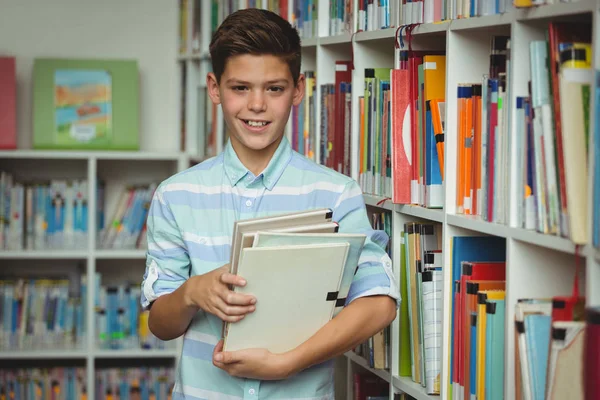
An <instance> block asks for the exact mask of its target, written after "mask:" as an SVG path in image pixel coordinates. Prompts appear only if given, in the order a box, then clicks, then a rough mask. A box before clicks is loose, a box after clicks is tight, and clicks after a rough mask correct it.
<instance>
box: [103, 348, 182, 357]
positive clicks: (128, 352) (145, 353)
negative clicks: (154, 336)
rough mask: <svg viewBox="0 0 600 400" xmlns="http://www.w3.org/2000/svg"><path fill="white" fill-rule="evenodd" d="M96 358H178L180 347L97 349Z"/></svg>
mask: <svg viewBox="0 0 600 400" xmlns="http://www.w3.org/2000/svg"><path fill="white" fill-rule="evenodd" d="M92 354H93V355H94V358H97V359H98V358H100V359H123V358H125V359H136V358H137V359H140V358H176V357H178V356H179V350H178V349H176V348H175V349H149V350H144V349H121V350H95V351H94V352H93V353H92Z"/></svg>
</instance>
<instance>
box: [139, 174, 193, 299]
mask: <svg viewBox="0 0 600 400" xmlns="http://www.w3.org/2000/svg"><path fill="white" fill-rule="evenodd" d="M146 236H147V242H148V252H147V255H146V271H145V273H144V277H143V281H142V295H141V299H140V302H141V304H142V307H143V308H144V309H148V307H149V306H150V304H151V303H152V302H153V301H154V300H156V299H157V298H159V297H160V296H162V295H165V294H168V293H171V292H173V291H174V290H175V289H177V288H178V287H179V286H181V285H182V284H183V283H184V282H185V281H186V280H187V279H188V278H189V276H190V258H189V255H188V252H187V249H186V247H185V244H184V242H183V238H182V234H181V231H180V229H179V227H178V226H177V222H176V220H175V215H174V214H173V212H172V211H171V208H170V207H169V204H168V203H166V202H165V201H164V196H163V186H162V185H161V186H159V187H158V188H157V189H156V191H155V192H154V195H153V198H152V202H151V204H150V209H149V210H148V218H147V221H146Z"/></svg>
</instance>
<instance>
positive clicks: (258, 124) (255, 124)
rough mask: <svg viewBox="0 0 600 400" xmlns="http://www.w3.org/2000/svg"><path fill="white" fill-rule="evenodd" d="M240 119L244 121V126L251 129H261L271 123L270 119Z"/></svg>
mask: <svg viewBox="0 0 600 400" xmlns="http://www.w3.org/2000/svg"><path fill="white" fill-rule="evenodd" d="M242 121H243V122H244V124H245V125H246V127H248V128H250V129H251V130H261V129H262V128H264V127H266V126H267V125H269V124H270V123H271V122H270V121H258V120H250V119H242Z"/></svg>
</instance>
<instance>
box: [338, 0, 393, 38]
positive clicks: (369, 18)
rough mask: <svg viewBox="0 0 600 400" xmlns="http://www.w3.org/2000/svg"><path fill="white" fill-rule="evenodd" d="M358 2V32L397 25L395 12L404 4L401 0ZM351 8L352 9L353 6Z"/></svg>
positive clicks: (357, 0) (358, 0) (364, 0)
mask: <svg viewBox="0 0 600 400" xmlns="http://www.w3.org/2000/svg"><path fill="white" fill-rule="evenodd" d="M349 2H350V3H352V1H349ZM356 2H357V3H358V4H357V7H358V18H357V25H356V31H357V32H361V31H376V30H378V29H386V28H389V27H391V26H395V25H396V23H397V21H396V20H395V17H396V15H397V14H396V12H395V11H396V10H398V8H397V7H399V6H400V5H401V3H402V2H401V1H400V0H356ZM331 3H335V1H331ZM349 7H350V8H351V7H352V5H350V6H349ZM398 11H399V10H398Z"/></svg>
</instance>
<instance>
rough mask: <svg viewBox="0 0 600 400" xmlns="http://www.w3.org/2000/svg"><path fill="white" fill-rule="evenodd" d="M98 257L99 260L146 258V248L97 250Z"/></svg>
mask: <svg viewBox="0 0 600 400" xmlns="http://www.w3.org/2000/svg"><path fill="white" fill-rule="evenodd" d="M94 254H95V256H96V259H99V260H124V259H128V260H138V259H139V260H145V259H146V250H144V249H132V250H96V251H95V253H94Z"/></svg>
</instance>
